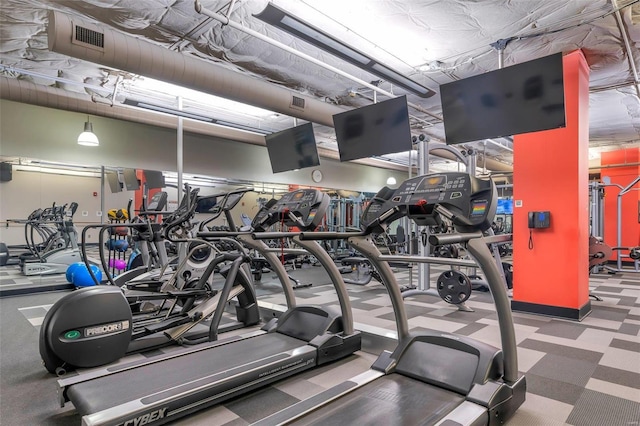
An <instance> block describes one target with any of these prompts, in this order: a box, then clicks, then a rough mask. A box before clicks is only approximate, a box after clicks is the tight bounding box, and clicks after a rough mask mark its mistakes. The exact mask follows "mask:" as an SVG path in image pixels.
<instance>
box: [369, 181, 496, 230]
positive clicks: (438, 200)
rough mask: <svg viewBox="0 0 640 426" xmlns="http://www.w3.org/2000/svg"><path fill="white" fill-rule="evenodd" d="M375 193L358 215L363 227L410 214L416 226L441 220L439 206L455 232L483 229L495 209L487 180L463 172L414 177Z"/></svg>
mask: <svg viewBox="0 0 640 426" xmlns="http://www.w3.org/2000/svg"><path fill="white" fill-rule="evenodd" d="M389 191H390V190H389V189H388V188H384V189H383V190H382V191H381V192H379V193H378V194H377V195H376V196H375V197H374V198H373V200H372V202H371V203H370V204H369V206H368V207H367V209H366V210H365V212H364V213H363V215H362V221H361V222H362V224H363V226H365V227H368V226H379V224H378V223H376V221H380V220H382V221H383V222H384V223H391V222H393V221H394V220H397V219H399V218H401V217H404V216H407V217H410V218H411V219H412V220H413V221H414V222H415V223H416V224H418V225H420V226H432V225H438V224H439V223H440V222H441V220H442V219H441V217H440V212H439V211H438V210H437V209H436V208H435V207H436V206H440V208H444V209H446V210H448V211H449V212H450V213H451V215H452V221H453V225H454V227H455V228H456V229H457V231H458V232H473V231H477V230H481V231H484V230H487V229H488V228H489V227H490V226H491V222H492V220H493V217H494V216H495V211H496V204H497V203H496V202H497V194H496V189H495V185H494V184H493V182H492V181H491V180H483V179H479V178H476V177H473V176H469V175H468V174H466V173H459V172H451V173H439V174H433V175H426V176H418V177H415V178H412V179H408V180H406V181H404V182H403V183H402V184H401V185H400V186H399V187H398V189H397V190H395V192H393V193H389Z"/></svg>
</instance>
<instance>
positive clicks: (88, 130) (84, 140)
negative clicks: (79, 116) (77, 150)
mask: <svg viewBox="0 0 640 426" xmlns="http://www.w3.org/2000/svg"><path fill="white" fill-rule="evenodd" d="M78 145H84V146H98V145H100V141H99V140H98V137H97V136H96V134H95V133H93V125H92V124H91V123H90V122H89V121H85V123H84V132H82V133H80V135H79V136H78Z"/></svg>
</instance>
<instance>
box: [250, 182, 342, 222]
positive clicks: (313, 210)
mask: <svg viewBox="0 0 640 426" xmlns="http://www.w3.org/2000/svg"><path fill="white" fill-rule="evenodd" d="M329 202H330V198H329V196H328V195H327V194H325V193H324V192H322V191H319V190H317V189H311V188H308V189H298V190H297V191H293V192H288V193H286V194H284V195H283V196H282V198H280V199H279V200H278V201H276V202H275V203H274V202H270V203H267V204H266V205H265V206H264V207H263V208H262V209H260V211H259V212H258V214H257V215H256V216H255V218H254V219H253V222H252V223H251V226H252V227H253V229H254V230H256V231H264V230H266V229H267V228H269V227H270V226H271V225H273V224H275V223H278V222H283V223H284V224H285V225H287V226H295V227H297V228H299V229H300V230H301V231H310V230H314V229H315V228H316V227H317V226H318V225H319V224H320V222H321V221H322V218H323V217H324V215H325V213H326V211H327V208H328V207H329ZM292 216H293V217H292Z"/></svg>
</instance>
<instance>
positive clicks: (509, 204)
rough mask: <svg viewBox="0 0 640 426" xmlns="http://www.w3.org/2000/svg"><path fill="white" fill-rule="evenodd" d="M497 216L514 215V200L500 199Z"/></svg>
mask: <svg viewBox="0 0 640 426" xmlns="http://www.w3.org/2000/svg"><path fill="white" fill-rule="evenodd" d="M496 214H513V200H507V199H502V198H498V207H497V208H496Z"/></svg>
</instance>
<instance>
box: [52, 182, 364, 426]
mask: <svg viewBox="0 0 640 426" xmlns="http://www.w3.org/2000/svg"><path fill="white" fill-rule="evenodd" d="M328 205H329V196H328V195H327V194H324V193H322V192H320V191H318V190H315V189H301V190H297V191H293V192H289V193H287V194H285V195H283V196H282V198H281V199H280V200H278V201H275V200H272V202H270V203H267V205H266V206H265V207H264V208H263V209H261V210H260V211H259V212H258V214H257V216H256V218H255V219H254V222H253V228H254V229H255V230H259V231H263V230H266V229H267V228H268V227H270V226H271V225H272V224H274V223H284V224H285V225H288V226H296V227H298V228H299V229H300V231H305V230H312V229H315V228H316V227H317V226H318V224H319V223H320V221H321V220H322V217H323V216H324V214H325V211H326V208H327V206H328ZM298 233H299V232H296V233H278V235H281V236H284V235H285V234H286V235H288V236H293V235H297V234H298ZM234 234H235V236H236V237H238V238H240V237H243V238H244V240H247V241H251V242H252V243H251V246H252V247H254V248H256V249H257V250H259V251H260V253H261V254H262V255H263V256H264V257H265V258H266V259H267V260H269V262H270V263H271V265H272V266H273V267H274V269H275V270H276V272H277V274H278V277H279V278H280V281H281V283H282V285H283V289H284V292H285V296H286V298H287V302H288V309H287V311H285V312H284V313H283V314H282V315H281V316H280V317H279V318H274V319H272V320H271V321H269V322H268V323H267V324H265V325H264V326H263V327H262V330H259V331H255V332H250V333H247V334H245V335H241V336H235V337H232V338H228V339H224V340H218V341H216V342H212V343H209V344H206V345H202V346H199V347H194V348H193V349H191V350H189V351H186V353H179V354H175V355H167V356H165V357H164V358H163V359H161V360H159V361H158V362H153V361H141V362H134V363H131V364H122V365H114V366H111V367H108V368H105V369H101V370H98V369H96V370H92V371H89V372H87V373H86V374H83V375H81V376H76V377H69V378H64V379H60V380H58V396H59V399H60V403H61V405H62V406H64V404H65V403H66V402H69V401H70V402H72V403H73V405H74V406H75V408H76V410H77V411H78V412H79V413H80V414H81V415H82V424H83V425H123V424H124V425H138V424H145V425H152V424H153V425H156V424H163V423H167V422H170V421H174V420H176V419H178V418H180V417H183V416H186V415H189V414H191V413H194V412H196V411H198V410H201V409H203V408H206V407H209V406H211V405H214V404H218V403H220V402H222V401H225V400H227V399H230V398H232V397H235V396H238V395H241V394H244V393H247V392H249V391H251V390H253V389H256V388H259V387H262V386H265V385H267V384H270V383H273V382H275V381H277V380H280V379H283V378H285V377H289V376H291V375H293V374H296V373H298V372H302V371H305V370H307V369H310V368H313V367H315V366H318V365H323V364H326V363H329V362H331V361H334V360H337V359H340V358H343V357H345V356H348V355H351V354H352V353H354V352H356V351H358V350H359V349H360V346H361V341H360V334H359V333H358V332H355V331H354V330H353V317H352V312H351V305H350V302H349V297H348V293H347V290H346V287H345V285H344V282H343V281H342V279H341V275H340V272H339V271H338V270H337V268H336V267H335V264H334V263H333V261H332V260H331V258H330V257H329V255H328V254H327V253H326V252H325V251H324V250H323V249H322V247H321V246H320V244H319V243H318V242H317V241H306V242H302V241H300V242H299V243H300V245H301V246H302V247H304V248H306V249H307V250H309V251H310V252H311V254H313V255H314V256H316V257H317V258H318V260H319V261H320V262H321V263H322V265H323V266H324V267H325V268H327V272H328V273H329V276H330V278H331V280H332V282H333V284H334V287H335V289H336V293H337V297H338V302H339V305H340V310H341V311H342V312H338V311H337V309H332V308H322V307H317V306H312V305H300V306H296V305H295V297H294V296H293V290H292V288H291V284H290V282H289V280H288V279H287V273H286V270H285V269H284V267H283V265H282V264H280V263H279V261H278V259H277V257H276V256H275V254H274V252H273V251H270V250H269V249H268V247H267V246H266V244H264V242H262V241H261V240H259V239H257V237H258V233H251V232H249V231H248V232H246V233H244V234H240V233H232V232H224V231H222V232H203V233H199V234H198V237H199V238H205V239H206V238H213V239H215V238H220V237H229V236H232V235H234ZM272 234H273V233H272ZM294 240H296V238H295V237H294Z"/></svg>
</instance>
